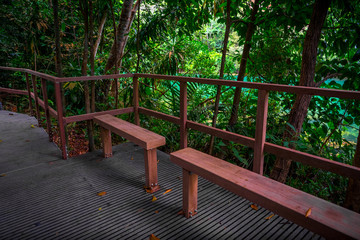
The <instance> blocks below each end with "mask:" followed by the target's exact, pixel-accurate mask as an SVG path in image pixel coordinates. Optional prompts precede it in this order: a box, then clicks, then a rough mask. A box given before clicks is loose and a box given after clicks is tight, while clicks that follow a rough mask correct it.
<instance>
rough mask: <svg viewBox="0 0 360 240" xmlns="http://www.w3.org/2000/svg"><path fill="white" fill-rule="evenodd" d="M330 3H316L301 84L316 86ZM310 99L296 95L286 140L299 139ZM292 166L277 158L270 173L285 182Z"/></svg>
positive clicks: (309, 97) (320, 0)
mask: <svg viewBox="0 0 360 240" xmlns="http://www.w3.org/2000/svg"><path fill="white" fill-rule="evenodd" d="M330 3H331V0H317V1H316V2H315V4H314V7H313V13H312V16H311V19H310V24H309V27H308V30H307V32H306V36H305V40H304V48H303V52H302V62H301V72H300V83H299V85H300V86H309V87H313V86H315V82H314V76H315V66H316V56H317V48H318V44H319V40H320V37H321V29H322V26H323V25H324V22H325V19H326V15H327V12H328V8H329V6H330ZM310 101H311V96H309V95H303V94H299V95H297V96H296V100H295V103H294V105H293V107H292V109H291V112H290V116H289V124H290V125H292V126H293V127H294V128H295V132H294V131H293V130H292V128H290V127H287V129H286V130H285V132H284V134H283V141H284V142H286V141H290V142H294V141H296V140H297V139H298V137H299V134H300V132H301V128H302V125H303V122H304V119H305V117H306V115H307V111H308V108H309V104H310ZM289 146H290V147H291V148H295V146H294V145H293V144H290V145H289ZM290 166H291V159H284V158H277V159H276V161H275V165H274V168H273V169H272V171H271V173H270V177H271V178H272V179H275V180H277V181H279V182H282V183H284V182H285V181H286V178H287V175H288V173H289V170H290Z"/></svg>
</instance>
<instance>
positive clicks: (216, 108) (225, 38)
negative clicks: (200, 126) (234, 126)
mask: <svg viewBox="0 0 360 240" xmlns="http://www.w3.org/2000/svg"><path fill="white" fill-rule="evenodd" d="M230 4H231V0H227V5H226V28H225V35H224V46H223V50H222V56H221V66H220V73H219V77H220V79H223V77H224V69H225V61H226V52H227V45H228V41H229V34H230V26H231V21H230V17H231V16H230V10H231V9H230ZM220 95H221V86H220V85H218V86H217V91H216V99H215V109H214V116H213V119H212V124H211V126H212V127H216V121H217V116H218V113H219V103H220ZM214 142H215V136H214V135H211V139H210V149H209V154H210V155H211V154H212V152H213V149H214Z"/></svg>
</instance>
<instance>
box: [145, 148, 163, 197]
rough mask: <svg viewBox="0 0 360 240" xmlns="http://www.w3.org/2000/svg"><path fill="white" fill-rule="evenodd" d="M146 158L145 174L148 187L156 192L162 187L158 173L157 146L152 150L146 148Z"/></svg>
mask: <svg viewBox="0 0 360 240" xmlns="http://www.w3.org/2000/svg"><path fill="white" fill-rule="evenodd" d="M144 151H145V153H144V158H145V159H144V160H145V175H146V186H145V187H146V188H147V189H149V190H150V192H152V193H153V192H156V191H158V190H159V189H160V187H159V185H158V175H157V156H156V148H153V149H150V150H146V149H145V150H144Z"/></svg>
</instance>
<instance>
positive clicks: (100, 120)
mask: <svg viewBox="0 0 360 240" xmlns="http://www.w3.org/2000/svg"><path fill="white" fill-rule="evenodd" d="M94 122H96V123H97V124H99V125H100V134H101V139H102V143H103V151H104V157H106V158H107V157H111V156H112V144H111V132H113V133H115V134H117V135H119V136H121V137H124V138H126V139H127V140H129V141H131V142H133V143H135V144H137V145H139V146H140V147H142V148H144V160H145V175H146V185H145V187H146V188H147V189H148V191H149V192H155V191H157V190H159V189H160V187H159V185H158V177H157V154H156V148H157V147H160V146H163V145H165V143H166V141H165V138H164V137H163V136H161V135H158V134H156V133H154V132H151V131H149V130H147V129H144V128H142V127H139V126H137V125H135V124H132V123H129V122H127V121H124V120H122V119H119V118H117V117H114V116H112V115H109V114H105V115H101V116H97V117H94Z"/></svg>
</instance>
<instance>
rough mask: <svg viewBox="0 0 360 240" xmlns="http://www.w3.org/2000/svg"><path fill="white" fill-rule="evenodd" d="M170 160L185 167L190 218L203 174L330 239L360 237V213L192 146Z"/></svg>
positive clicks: (186, 209) (186, 212)
mask: <svg viewBox="0 0 360 240" xmlns="http://www.w3.org/2000/svg"><path fill="white" fill-rule="evenodd" d="M170 160H171V161H172V162H174V163H175V164H177V165H179V166H181V167H182V168H183V212H184V215H185V216H186V217H187V218H189V217H191V216H192V215H194V214H196V213H197V209H198V206H197V184H198V175H200V176H201V177H203V178H205V179H207V180H209V181H211V182H213V183H215V184H217V185H219V186H221V187H223V188H225V189H227V190H229V191H231V192H233V193H235V194H237V195H239V196H241V197H244V198H246V199H248V200H249V201H252V202H254V203H256V204H259V205H260V206H262V207H264V208H266V209H268V210H270V211H273V212H274V213H275V214H278V215H280V216H282V217H284V218H286V219H288V220H290V221H292V222H294V223H296V224H298V225H301V226H303V227H305V228H307V229H309V230H311V231H313V232H315V233H318V234H320V235H322V236H324V237H326V238H330V239H360V214H358V213H355V212H352V211H350V210H348V209H345V208H342V207H340V206H338V205H335V204H333V203H330V202H327V201H325V200H323V199H320V198H317V197H315V196H312V195H310V194H308V193H305V192H302V191H300V190H297V189H295V188H292V187H289V186H287V185H285V184H282V183H279V182H276V181H274V180H272V179H269V178H267V177H264V176H262V175H259V174H257V173H254V172H251V171H249V170H246V169H244V168H241V167H238V166H236V165H233V164H231V163H228V162H226V161H224V160H221V159H218V158H215V157H213V156H210V155H208V154H205V153H202V152H199V151H197V150H194V149H192V148H185V149H182V150H179V151H176V152H173V153H171V154H170ZM309 209H311V213H310V215H308V216H306V213H309Z"/></svg>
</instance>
